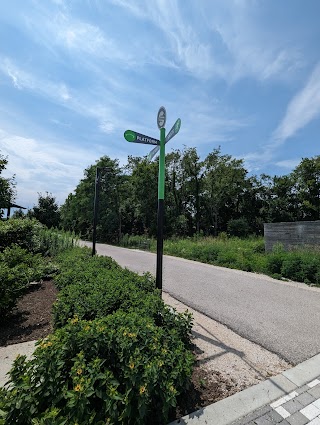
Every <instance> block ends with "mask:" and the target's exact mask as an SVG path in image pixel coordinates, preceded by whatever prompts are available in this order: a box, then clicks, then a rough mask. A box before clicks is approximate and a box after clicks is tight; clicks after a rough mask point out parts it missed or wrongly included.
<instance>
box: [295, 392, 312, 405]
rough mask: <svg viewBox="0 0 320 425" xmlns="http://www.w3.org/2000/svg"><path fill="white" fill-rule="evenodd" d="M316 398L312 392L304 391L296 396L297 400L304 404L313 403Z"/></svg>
mask: <svg viewBox="0 0 320 425" xmlns="http://www.w3.org/2000/svg"><path fill="white" fill-rule="evenodd" d="M315 400H316V398H315V397H313V396H312V395H311V394H309V393H303V394H300V395H298V397H297V398H296V401H298V402H299V403H301V404H302V405H303V406H307V405H308V404H310V403H312V402H313V401H315Z"/></svg>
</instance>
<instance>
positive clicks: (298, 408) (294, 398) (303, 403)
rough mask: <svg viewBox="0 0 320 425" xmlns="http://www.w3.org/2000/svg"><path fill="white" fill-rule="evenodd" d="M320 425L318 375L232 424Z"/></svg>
mask: <svg viewBox="0 0 320 425" xmlns="http://www.w3.org/2000/svg"><path fill="white" fill-rule="evenodd" d="M271 424H281V425H306V424H310V425H320V376H319V378H317V379H314V380H313V381H311V382H309V383H308V384H306V385H303V387H301V388H299V389H297V390H296V391H293V392H292V393H290V394H288V395H286V396H284V397H281V398H280V399H279V400H276V401H274V402H273V403H271V404H269V405H267V406H264V407H262V408H261V409H258V410H256V411H255V412H253V413H251V414H250V415H248V416H246V417H245V418H242V419H240V420H238V421H236V422H234V424H233V425H271Z"/></svg>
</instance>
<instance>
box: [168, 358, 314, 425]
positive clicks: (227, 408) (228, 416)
mask: <svg viewBox="0 0 320 425" xmlns="http://www.w3.org/2000/svg"><path fill="white" fill-rule="evenodd" d="M319 375H320V354H317V355H316V356H314V357H311V359H309V360H306V361H304V362H303V363H300V364H299V365H297V366H295V367H293V368H292V369H289V370H287V371H285V372H282V373H281V374H280V375H277V376H275V377H273V378H270V379H267V380H266V381H264V382H261V383H260V384H257V385H254V386H252V387H250V388H247V389H246V390H243V391H241V392H239V393H237V394H234V395H232V396H230V397H227V398H225V399H223V400H221V401H218V402H216V403H213V404H211V405H209V406H207V407H204V408H203V409H200V410H197V411H196V412H193V413H191V414H189V415H187V416H184V417H183V418H181V419H178V420H176V421H174V422H171V423H170V424H169V425H184V424H188V425H195V424H197V425H205V424H206V425H210V424H215V425H230V424H232V423H233V422H234V421H236V420H238V419H241V418H243V417H244V416H247V415H249V414H250V413H252V412H254V411H255V410H257V409H259V408H261V407H263V406H265V405H266V404H270V403H272V402H273V401H275V400H277V399H278V398H280V397H283V396H284V395H287V394H288V393H291V392H292V391H295V390H296V389H298V388H299V387H301V386H303V385H305V384H306V383H307V382H310V381H312V380H313V379H316V378H317V377H318V376H319Z"/></svg>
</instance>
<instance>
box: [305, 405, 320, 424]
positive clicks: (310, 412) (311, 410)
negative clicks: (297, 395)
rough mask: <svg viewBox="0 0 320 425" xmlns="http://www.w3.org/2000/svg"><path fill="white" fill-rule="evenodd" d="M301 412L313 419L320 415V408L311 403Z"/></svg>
mask: <svg viewBox="0 0 320 425" xmlns="http://www.w3.org/2000/svg"><path fill="white" fill-rule="evenodd" d="M301 413H302V414H303V415H304V416H306V417H307V418H308V419H310V421H311V420H312V419H314V418H316V417H317V416H319V415H320V409H318V408H317V407H315V406H313V405H312V404H309V405H308V406H306V407H304V408H303V409H301Z"/></svg>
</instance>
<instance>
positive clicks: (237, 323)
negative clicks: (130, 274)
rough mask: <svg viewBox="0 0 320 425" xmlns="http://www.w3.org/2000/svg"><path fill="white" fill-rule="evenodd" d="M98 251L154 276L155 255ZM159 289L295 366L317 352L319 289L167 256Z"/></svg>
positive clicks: (319, 343) (105, 247)
mask: <svg viewBox="0 0 320 425" xmlns="http://www.w3.org/2000/svg"><path fill="white" fill-rule="evenodd" d="M89 246H90V245H89ZM96 248H97V252H98V254H100V255H108V256H110V257H112V258H114V259H115V260H116V261H117V262H118V263H119V264H120V265H121V266H123V267H127V268H129V269H131V270H133V271H136V272H138V273H143V272H150V273H152V274H154V275H155V267H156V266H155V264H156V255H155V254H152V253H150V252H144V251H139V250H131V249H125V248H118V247H114V246H110V245H104V244H97V246H96ZM163 290H164V291H165V292H168V293H169V294H171V295H172V296H173V297H175V298H177V299H178V300H180V301H182V302H183V303H184V304H186V305H189V306H190V307H193V308H194V309H196V310H198V311H200V312H202V313H204V314H206V315H207V316H209V317H211V318H212V319H214V320H217V321H218V322H220V323H223V324H224V325H226V326H228V327H229V328H230V329H232V330H233V331H235V332H236V333H238V334H239V335H241V336H243V337H245V338H247V339H249V340H250V341H253V342H255V343H257V344H260V345H261V346H263V347H264V348H266V349H268V350H270V351H272V352H274V353H276V354H278V355H280V356H281V357H282V358H284V359H285V360H287V361H288V362H290V363H292V364H294V365H296V364H298V363H300V362H302V361H305V360H307V359H309V358H310V357H312V356H314V355H316V354H318V353H320V326H319V323H320V288H312V287H308V286H307V285H304V284H301V283H296V282H282V281H279V280H275V279H272V278H270V277H268V276H264V275H259V274H255V273H247V272H243V271H239V270H232V269H227V268H223V267H216V266H211V265H208V264H202V263H198V262H195V261H191V260H185V259H182V258H177V257H171V256H167V255H166V256H164V259H163Z"/></svg>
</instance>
